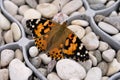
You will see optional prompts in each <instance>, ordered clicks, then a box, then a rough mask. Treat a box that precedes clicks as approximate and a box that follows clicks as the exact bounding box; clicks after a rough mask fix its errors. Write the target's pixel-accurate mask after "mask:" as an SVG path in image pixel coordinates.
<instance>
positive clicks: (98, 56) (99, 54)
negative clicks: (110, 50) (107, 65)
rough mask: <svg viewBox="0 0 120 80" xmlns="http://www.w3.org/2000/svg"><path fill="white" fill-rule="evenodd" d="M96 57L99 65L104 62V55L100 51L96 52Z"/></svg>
mask: <svg viewBox="0 0 120 80" xmlns="http://www.w3.org/2000/svg"><path fill="white" fill-rule="evenodd" d="M94 56H95V57H96V59H97V62H98V63H99V62H100V61H101V60H102V54H101V52H100V51H99V50H96V51H95V52H94Z"/></svg>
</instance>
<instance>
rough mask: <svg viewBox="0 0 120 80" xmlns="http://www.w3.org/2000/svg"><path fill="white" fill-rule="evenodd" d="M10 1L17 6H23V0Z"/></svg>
mask: <svg viewBox="0 0 120 80" xmlns="http://www.w3.org/2000/svg"><path fill="white" fill-rule="evenodd" d="M11 1H12V2H13V3H15V4H16V5H18V6H20V5H24V4H25V0H11Z"/></svg>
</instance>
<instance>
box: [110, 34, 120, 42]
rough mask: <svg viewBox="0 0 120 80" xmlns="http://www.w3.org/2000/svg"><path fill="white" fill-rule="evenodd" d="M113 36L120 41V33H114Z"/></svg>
mask: <svg viewBox="0 0 120 80" xmlns="http://www.w3.org/2000/svg"><path fill="white" fill-rule="evenodd" d="M112 38H113V39H114V40H116V41H119V42H120V33H118V34H115V35H113V36H112Z"/></svg>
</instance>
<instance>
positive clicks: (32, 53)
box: [29, 46, 39, 57]
mask: <svg viewBox="0 0 120 80" xmlns="http://www.w3.org/2000/svg"><path fill="white" fill-rule="evenodd" d="M38 53H39V51H38V48H37V47H36V46H32V47H30V49H29V55H30V57H36V56H37V55H38Z"/></svg>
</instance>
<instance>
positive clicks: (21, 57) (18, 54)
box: [15, 49, 23, 61]
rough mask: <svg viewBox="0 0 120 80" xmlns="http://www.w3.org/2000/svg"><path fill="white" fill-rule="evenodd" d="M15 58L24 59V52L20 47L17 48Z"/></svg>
mask: <svg viewBox="0 0 120 80" xmlns="http://www.w3.org/2000/svg"><path fill="white" fill-rule="evenodd" d="M15 58H17V59H19V60H21V61H23V53H22V51H21V50H20V49H16V50H15Z"/></svg>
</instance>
